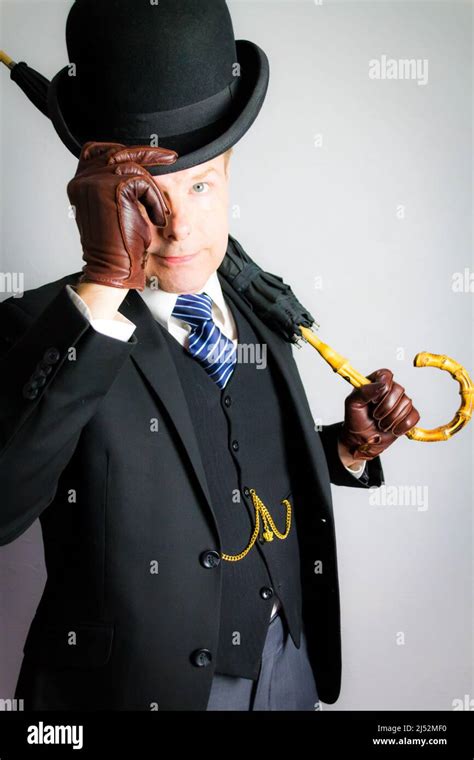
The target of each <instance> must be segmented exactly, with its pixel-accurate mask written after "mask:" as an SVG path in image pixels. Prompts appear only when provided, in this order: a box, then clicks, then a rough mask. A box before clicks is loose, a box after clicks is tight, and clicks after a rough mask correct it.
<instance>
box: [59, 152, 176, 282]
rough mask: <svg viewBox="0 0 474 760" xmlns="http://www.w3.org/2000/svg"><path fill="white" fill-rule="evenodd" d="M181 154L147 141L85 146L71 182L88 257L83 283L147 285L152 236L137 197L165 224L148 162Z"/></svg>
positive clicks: (164, 212) (69, 189) (164, 208)
mask: <svg viewBox="0 0 474 760" xmlns="http://www.w3.org/2000/svg"><path fill="white" fill-rule="evenodd" d="M177 158H178V154H177V153H175V151H173V150H167V149H166V148H152V147H149V146H147V145H134V146H126V145H122V144H120V143H104V142H87V143H85V145H83V147H82V150H81V155H80V158H79V164H78V167H77V171H76V174H75V176H74V178H73V179H72V180H71V181H70V182H69V183H68V186H67V194H68V197H69V200H70V202H71V204H72V206H74V207H75V216H76V223H77V226H78V228H79V232H80V235H81V244H82V250H83V257H82V258H83V259H84V261H85V262H86V264H85V266H84V267H83V269H82V272H83V273H82V275H81V277H80V278H79V282H95V283H98V284H100V285H109V286H110V287H114V288H136V289H137V290H143V289H144V288H145V285H146V276H145V264H146V260H147V258H148V253H147V251H148V247H149V246H150V244H151V236H150V230H149V228H148V225H147V223H146V221H145V219H144V218H143V216H142V215H141V213H140V210H139V207H138V205H137V201H140V202H141V203H142V204H143V206H145V208H146V210H147V212H148V215H149V217H150V219H151V221H152V222H153V224H156V225H157V226H158V227H165V226H166V224H167V219H166V215H167V214H169V213H170V210H169V208H168V206H167V205H166V202H165V200H164V198H163V196H162V195H161V192H160V190H159V189H158V187H157V185H156V184H155V182H154V180H153V178H152V176H151V174H149V173H148V172H147V171H146V169H145V168H144V167H145V166H156V165H159V164H174V163H175V161H176V159H177Z"/></svg>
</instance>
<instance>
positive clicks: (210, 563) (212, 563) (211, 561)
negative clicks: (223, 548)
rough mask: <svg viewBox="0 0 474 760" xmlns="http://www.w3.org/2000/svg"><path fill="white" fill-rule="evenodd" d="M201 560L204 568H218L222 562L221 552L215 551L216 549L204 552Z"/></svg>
mask: <svg viewBox="0 0 474 760" xmlns="http://www.w3.org/2000/svg"><path fill="white" fill-rule="evenodd" d="M199 559H200V562H201V565H202V566H203V567H217V565H218V564H219V562H220V561H221V558H220V554H219V552H216V551H214V549H208V550H207V551H205V552H202V554H201V556H200V557H199Z"/></svg>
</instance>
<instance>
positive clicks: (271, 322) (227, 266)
mask: <svg viewBox="0 0 474 760" xmlns="http://www.w3.org/2000/svg"><path fill="white" fill-rule="evenodd" d="M219 272H220V273H221V274H222V275H223V277H225V279H226V280H227V281H228V282H229V284H230V285H232V287H233V288H234V290H236V291H237V292H238V293H240V295H241V296H243V297H244V298H245V299H246V300H247V301H248V302H249V303H250V305H251V306H252V308H253V310H254V311H255V313H256V314H257V315H258V316H259V317H260V319H261V320H262V321H263V322H265V323H266V324H267V325H268V326H269V327H271V328H272V329H273V330H275V329H276V330H278V332H280V333H281V334H282V335H283V337H284V338H285V339H286V340H287V341H289V342H291V343H297V342H298V339H300V338H301V337H302V335H301V331H300V329H299V327H300V325H302V326H303V327H307V328H310V327H311V326H312V325H313V324H315V319H314V317H313V316H312V314H311V313H310V312H309V311H308V309H305V307H304V306H303V305H302V304H301V303H300V302H299V301H298V299H297V298H296V296H295V294H294V293H293V291H292V289H291V288H290V286H289V285H287V284H286V283H285V282H283V279H282V278H281V277H279V276H278V275H276V274H271V273H270V272H265V271H264V270H263V269H261V267H259V266H258V264H256V263H255V261H252V259H251V258H250V256H249V255H248V254H247V253H246V252H245V251H244V249H243V248H242V246H241V245H240V243H239V242H238V241H237V240H236V239H235V238H233V237H232V235H229V245H228V248H227V252H226V255H225V256H224V258H223V260H222V263H221V265H220V267H219ZM316 324H317V323H316ZM317 326H318V327H319V325H317Z"/></svg>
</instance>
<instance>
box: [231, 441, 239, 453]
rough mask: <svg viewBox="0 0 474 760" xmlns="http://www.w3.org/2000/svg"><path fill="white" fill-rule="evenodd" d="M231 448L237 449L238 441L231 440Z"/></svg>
mask: <svg viewBox="0 0 474 760" xmlns="http://www.w3.org/2000/svg"><path fill="white" fill-rule="evenodd" d="M232 448H233V449H234V451H238V450H239V442H238V441H232Z"/></svg>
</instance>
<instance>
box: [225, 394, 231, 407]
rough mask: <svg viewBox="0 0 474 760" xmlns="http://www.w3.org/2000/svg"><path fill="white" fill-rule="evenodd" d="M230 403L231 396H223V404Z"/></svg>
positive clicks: (227, 404)
mask: <svg viewBox="0 0 474 760" xmlns="http://www.w3.org/2000/svg"><path fill="white" fill-rule="evenodd" d="M231 403H232V399H231V397H230V396H226V397H225V398H224V404H225V405H226V406H230V405H231Z"/></svg>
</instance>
